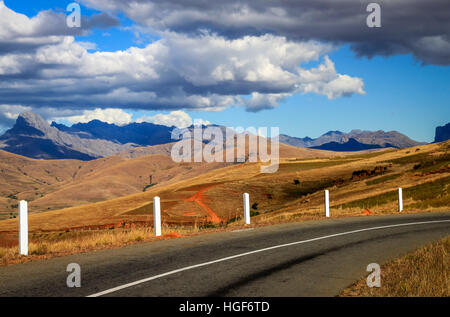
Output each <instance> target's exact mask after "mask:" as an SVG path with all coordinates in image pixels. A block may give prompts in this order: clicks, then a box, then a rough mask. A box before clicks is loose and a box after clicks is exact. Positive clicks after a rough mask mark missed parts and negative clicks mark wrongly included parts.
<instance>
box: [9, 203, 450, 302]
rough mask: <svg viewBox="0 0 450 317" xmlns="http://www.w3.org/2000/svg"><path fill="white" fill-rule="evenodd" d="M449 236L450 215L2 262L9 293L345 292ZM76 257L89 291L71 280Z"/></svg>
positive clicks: (339, 222)
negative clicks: (380, 267)
mask: <svg viewBox="0 0 450 317" xmlns="http://www.w3.org/2000/svg"><path fill="white" fill-rule="evenodd" d="M449 234H450V212H446V213H444V212H441V213H422V214H397V215H390V216H371V217H351V218H340V219H328V220H321V221H310V222H303V223H291V224H282V225H274V226H267V227H261V228H254V229H247V230H241V231H235V232H221V233H214V234H205V235H200V236H196V237H189V238H183V239H172V240H164V241H157V242H150V243H142V244H137V245H132V246H128V247H124V248H120V249H113V250H102V251H97V252H92V253H86V254H78V255H71V256H65V257H61V258H54V259H49V260H45V261H35V262H30V263H25V264H18V265H13V266H8V267H0V296H64V297H65V296H94V297H95V296H170V297H173V296H183V297H194V296H246V297H247V296H250V297H260V296H335V295H338V294H339V293H340V291H341V290H343V289H344V288H346V287H347V286H349V285H351V284H352V283H354V282H355V281H357V280H359V279H360V278H362V277H363V276H365V275H366V274H368V273H366V267H367V265H368V264H369V263H379V264H383V263H385V262H386V261H389V260H391V259H394V258H396V257H399V256H401V255H403V254H405V253H407V252H410V251H412V250H414V249H415V248H417V247H420V246H422V245H425V244H427V243H429V242H431V241H435V240H438V239H440V238H442V237H444V236H448V235H449ZM70 263H78V264H79V265H80V267H81V284H82V285H81V288H68V287H67V285H66V279H67V276H68V274H69V273H67V272H66V268H67V265H68V264H70ZM382 282H383V281H382Z"/></svg>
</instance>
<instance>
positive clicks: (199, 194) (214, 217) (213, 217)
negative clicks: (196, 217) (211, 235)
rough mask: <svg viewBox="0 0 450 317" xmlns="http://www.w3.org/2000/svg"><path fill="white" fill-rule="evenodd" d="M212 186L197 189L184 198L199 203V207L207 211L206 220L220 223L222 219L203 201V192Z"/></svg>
mask: <svg viewBox="0 0 450 317" xmlns="http://www.w3.org/2000/svg"><path fill="white" fill-rule="evenodd" d="M211 187H213V186H208V187H205V188H202V189H201V190H199V191H198V192H196V193H195V194H194V195H193V196H192V197H190V198H186V199H185V201H193V202H195V203H197V204H198V205H200V207H202V208H203V209H204V210H205V211H206V212H207V213H208V215H209V216H208V220H209V221H211V222H213V223H220V222H222V219H220V218H219V217H218V216H217V215H216V213H215V212H214V211H213V210H212V209H211V208H209V207H208V205H206V204H205V203H204V202H203V199H204V198H205V196H204V194H203V193H204V192H205V191H207V190H208V189H210V188H211Z"/></svg>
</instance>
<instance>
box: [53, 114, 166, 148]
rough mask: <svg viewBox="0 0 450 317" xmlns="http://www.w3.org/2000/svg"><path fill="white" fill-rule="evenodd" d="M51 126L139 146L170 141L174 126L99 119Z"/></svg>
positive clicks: (82, 135) (85, 135) (75, 133)
mask: <svg viewBox="0 0 450 317" xmlns="http://www.w3.org/2000/svg"><path fill="white" fill-rule="evenodd" d="M52 126H53V127H55V128H57V129H58V130H60V131H64V132H67V133H70V134H73V135H78V136H79V137H81V138H90V139H102V140H108V141H112V142H116V143H121V144H127V143H134V144H137V145H139V146H148V145H159V144H165V143H169V142H172V141H173V140H172V139H171V133H172V130H173V129H174V127H166V126H163V125H157V124H153V123H148V122H143V123H131V124H128V125H124V126H117V125H115V124H109V123H106V122H102V121H99V120H93V121H90V122H88V123H77V124H74V125H73V126H71V127H67V126H65V125H63V124H57V123H55V122H53V123H52Z"/></svg>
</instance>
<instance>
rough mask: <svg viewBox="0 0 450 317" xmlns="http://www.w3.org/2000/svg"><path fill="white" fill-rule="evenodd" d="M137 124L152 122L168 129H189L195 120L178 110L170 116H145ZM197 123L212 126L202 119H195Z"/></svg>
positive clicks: (159, 114) (160, 114)
mask: <svg viewBox="0 0 450 317" xmlns="http://www.w3.org/2000/svg"><path fill="white" fill-rule="evenodd" d="M136 122H138V123H139V122H152V123H155V124H160V125H165V126H168V127H177V128H187V127H190V126H191V125H192V123H193V120H192V118H191V116H190V115H188V114H187V113H186V112H184V111H181V110H177V111H172V112H170V113H169V114H162V113H158V114H157V115H154V116H151V117H148V116H144V117H141V118H139V119H137V120H136ZM195 122H196V123H198V124H203V125H209V124H211V123H210V122H209V121H205V120H202V119H195Z"/></svg>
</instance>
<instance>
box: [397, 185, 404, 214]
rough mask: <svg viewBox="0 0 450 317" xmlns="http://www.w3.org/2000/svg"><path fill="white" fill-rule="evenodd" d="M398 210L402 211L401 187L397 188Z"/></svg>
mask: <svg viewBox="0 0 450 317" xmlns="http://www.w3.org/2000/svg"><path fill="white" fill-rule="evenodd" d="M398 211H399V212H402V211H403V190H402V188H401V187H400V188H399V189H398Z"/></svg>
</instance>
